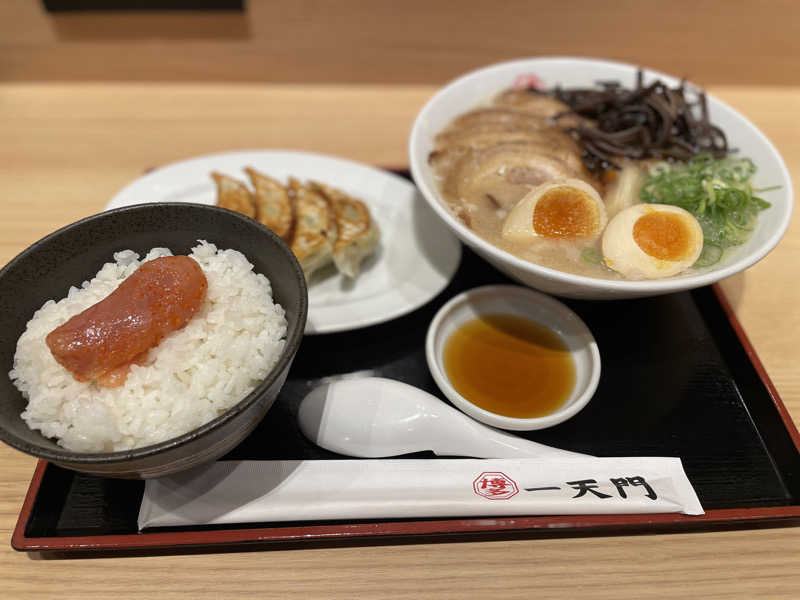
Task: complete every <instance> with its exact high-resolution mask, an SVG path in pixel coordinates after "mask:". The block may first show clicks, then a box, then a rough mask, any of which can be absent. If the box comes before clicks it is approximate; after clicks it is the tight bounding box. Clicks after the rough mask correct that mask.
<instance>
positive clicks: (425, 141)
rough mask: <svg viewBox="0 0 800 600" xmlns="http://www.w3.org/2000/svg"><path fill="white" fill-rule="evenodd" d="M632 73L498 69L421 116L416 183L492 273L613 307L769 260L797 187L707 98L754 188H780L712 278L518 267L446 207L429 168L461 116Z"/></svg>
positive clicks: (561, 62) (618, 66)
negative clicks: (530, 87) (508, 94)
mask: <svg viewBox="0 0 800 600" xmlns="http://www.w3.org/2000/svg"><path fill="white" fill-rule="evenodd" d="M636 71H637V68H636V67H635V66H634V65H629V64H624V63H619V62H612V61H606V60H594V59H585V58H530V59H524V60H516V61H512V62H506V63H501V64H497V65H493V66H490V67H486V68H483V69H479V70H477V71H472V72H471V73H468V74H466V75H464V76H462V77H459V78H458V79H456V80H454V81H452V82H451V83H449V84H447V85H446V86H445V87H444V88H442V89H441V90H440V91H439V92H438V93H437V94H436V95H435V96H433V98H431V99H430V101H429V102H428V103H427V104H426V105H425V106H424V107H423V108H422V110H421V111H420V113H419V114H418V115H417V118H416V120H415V121H414V125H413V128H412V130H411V137H410V140H409V160H410V166H411V173H412V175H413V176H414V181H415V182H416V184H417V186H419V189H420V191H421V192H422V195H423V196H424V197H425V200H426V201H427V202H428V204H430V206H431V207H432V208H433V210H434V212H435V213H436V215H437V216H438V218H440V219H441V220H442V221H443V222H444V223H445V224H446V225H447V226H448V227H449V228H450V229H451V230H452V231H453V233H455V234H456V235H457V236H458V238H459V239H460V240H461V241H462V242H464V243H465V244H467V245H468V246H469V247H470V248H472V249H473V250H475V252H477V253H478V254H480V255H481V256H482V257H483V258H484V259H486V260H487V261H488V262H490V263H491V264H492V265H494V266H495V267H497V268H498V269H500V270H501V271H503V272H504V273H506V274H507V275H509V276H510V277H512V278H514V279H516V280H517V281H519V282H521V283H524V284H525V285H528V286H530V287H533V288H536V289H539V290H542V291H544V292H548V293H550V294H555V295H559V296H566V297H570V298H584V299H615V298H636V297H643V296H656V295H659V294H666V293H670V292H678V291H681V290H688V289H692V288H696V287H700V286H704V285H709V284H711V283H714V282H715V281H718V280H720V279H723V278H725V277H728V276H730V275H733V274H734V273H738V272H739V271H741V270H743V269H746V268H748V267H750V266H751V265H753V264H754V263H756V262H757V261H759V260H761V259H762V258H764V256H766V255H767V253H768V252H770V250H772V249H773V248H774V247H775V246H776V245H777V243H778V241H779V240H780V239H781V237H782V236H783V234H784V233H785V231H786V229H787V227H788V226H789V219H790V217H791V213H792V202H793V195H792V182H791V179H790V177H789V173H788V171H787V169H786V165H785V164H784V161H783V159H782V158H781V156H780V155H779V154H778V151H777V150H776V149H775V147H774V146H773V145H772V143H771V142H770V141H769V140H768V139H767V138H766V136H765V135H764V134H763V133H762V132H761V131H759V129H758V128H757V127H756V126H755V125H753V124H752V123H751V122H750V121H748V120H747V119H746V118H745V117H744V116H742V115H741V114H739V113H738V112H737V111H736V110H734V109H733V108H731V107H730V106H728V105H727V104H725V103H723V102H721V101H720V100H718V99H716V98H714V97H713V96H710V95H709V96H708V108H709V114H710V117H711V120H712V121H713V122H714V123H715V124H717V125H719V126H720V127H722V129H723V130H724V131H725V132H726V134H727V136H728V142H729V145H730V147H732V148H737V149H738V151H739V153H740V154H741V155H742V156H747V157H749V158H751V159H752V160H753V162H754V163H755V165H756V167H757V168H758V171H757V173H756V175H755V177H754V180H753V183H754V187H755V188H765V187H771V186H778V187H777V189H774V190H772V191H769V192H765V193H763V194H761V196H762V197H763V198H764V199H765V200H767V201H768V202H771V203H772V206H771V208H769V209H768V210H765V211H762V212H761V214H760V215H759V222H758V226H757V228H756V230H755V231H754V232H753V235H752V236H751V237H750V239H749V240H748V241H747V242H746V243H745V244H743V245H741V246H738V247H736V248H735V249H732V250H729V251H728V252H726V253H725V255H724V256H723V259H722V260H721V261H720V262H719V263H717V264H716V265H714V266H713V267H711V268H708V269H707V270H702V271H699V272H698V273H696V274H692V275H688V276H676V277H671V278H668V279H660V280H652V281H617V280H606V279H596V278H593V277H586V276H581V275H573V274H570V273H565V272H562V271H557V270H555V269H550V268H547V267H543V266H541V265H537V264H534V263H532V262H529V261H526V260H523V259H520V258H517V257H515V256H514V255H512V254H510V253H508V252H506V251H504V250H501V249H500V248H497V247H496V246H494V245H492V244H490V243H489V242H487V241H485V240H484V239H483V238H481V237H479V236H478V235H477V234H476V233H475V232H474V231H472V230H471V229H470V228H469V227H467V226H466V225H465V224H464V223H463V222H462V221H461V220H460V219H458V218H456V217H455V216H454V215H453V214H452V213H451V212H450V211H449V210H448V208H447V207H446V205H445V203H444V201H443V199H442V197H441V195H440V192H439V189H438V187H437V184H436V180H435V177H434V173H433V172H432V169H431V168H430V166H429V165H428V155H429V154H430V152H431V151H432V150H433V148H434V139H435V137H436V134H437V133H439V132H440V131H441V130H442V129H444V127H445V126H446V125H448V124H449V123H450V121H452V120H453V119H454V118H455V117H456V116H458V115H460V114H462V113H465V112H467V111H469V110H472V109H474V108H477V107H479V106H481V105H486V104H488V103H489V102H490V101H491V99H492V98H493V97H494V96H495V95H496V94H497V93H499V92H500V91H502V90H506V89H509V88H511V87H513V86H514V85H515V84H518V83H520V82H530V81H537V82H539V83H540V85H541V86H542V87H543V88H545V89H547V88H552V87H554V86H556V85H562V86H564V87H574V86H583V87H590V86H592V85H593V84H594V82H596V81H600V80H617V81H620V82H622V83H623V84H627V85H629V86H631V87H633V86H634V85H635V78H636ZM655 78H661V79H662V80H664V81H665V82H667V83H669V84H671V85H677V84H678V83H679V81H678V80H677V79H675V78H674V77H670V76H668V75H664V74H662V73H658V72H655V71H649V70H645V83H647V82H649V81H651V80H653V79H655Z"/></svg>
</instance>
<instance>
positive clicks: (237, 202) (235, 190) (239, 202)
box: [211, 173, 256, 219]
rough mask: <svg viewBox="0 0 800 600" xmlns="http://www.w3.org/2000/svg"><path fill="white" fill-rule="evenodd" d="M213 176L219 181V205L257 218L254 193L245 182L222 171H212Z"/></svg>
mask: <svg viewBox="0 0 800 600" xmlns="http://www.w3.org/2000/svg"><path fill="white" fill-rule="evenodd" d="M211 178H212V179H213V180H214V181H215V182H216V183H217V206H220V207H222V208H227V209H228V210H235V211H236V212H240V213H242V214H243V215H247V216H248V217H250V218H251V219H255V217H256V206H255V202H254V201H253V194H251V193H250V190H249V189H248V187H247V186H246V185H245V184H243V183H242V182H241V181H238V180H237V179H234V178H233V177H228V176H227V175H223V174H222V173H211Z"/></svg>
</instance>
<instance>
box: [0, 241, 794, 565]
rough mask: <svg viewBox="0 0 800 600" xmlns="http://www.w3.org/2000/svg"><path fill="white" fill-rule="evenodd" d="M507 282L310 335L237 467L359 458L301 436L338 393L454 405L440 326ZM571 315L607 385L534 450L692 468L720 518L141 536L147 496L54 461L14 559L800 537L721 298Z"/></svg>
mask: <svg viewBox="0 0 800 600" xmlns="http://www.w3.org/2000/svg"><path fill="white" fill-rule="evenodd" d="M494 283H511V281H510V280H509V279H508V278H506V277H505V276H504V275H503V274H501V273H500V272H498V271H496V270H495V269H494V268H492V267H491V266H489V265H488V264H487V263H486V262H484V261H483V260H482V259H480V258H479V257H477V256H476V255H475V254H473V253H472V252H471V251H469V250H466V249H465V251H464V256H463V259H462V262H461V265H460V267H459V269H458V271H457V273H456V275H455V277H454V279H453V281H452V282H451V283H450V285H449V286H448V287H447V288H446V289H445V290H444V291H443V292H442V293H441V294H440V295H439V296H438V297H436V298H435V299H434V300H433V301H431V302H429V303H428V304H427V305H425V306H423V307H422V308H420V309H418V310H416V311H415V312H413V313H411V314H409V315H406V316H404V317H401V318H398V319H395V320H393V321H390V322H388V323H385V324H382V325H377V326H373V327H369V328H365V329H360V330H355V331H350V332H345V333H337V334H331V335H319V336H307V337H306V338H305V339H304V340H303V342H302V344H301V346H300V350H299V352H298V354H297V358H296V360H295V362H294V365H293V366H292V369H291V371H290V373H289V377H288V380H287V382H286V385H285V387H284V388H283V390H282V392H281V394H280V396H279V397H278V400H277V401H276V403H275V405H274V406H273V408H272V409H271V410H270V412H269V413H268V414H267V416H266V418H265V419H264V421H263V422H262V423H261V424H260V425H259V426H258V428H257V429H256V430H255V431H254V432H253V433H252V434H251V435H250V436H249V437H248V438H247V439H246V440H245V441H244V442H243V443H242V444H241V445H240V446H238V447H237V448H236V449H235V450H234V451H233V452H231V453H230V454H229V455H228V456H226V457H225V458H226V459H229V460H240V459H250V460H269V459H301V458H304V459H332V458H337V459H340V458H343V457H341V456H339V455H336V454H332V453H330V452H327V451H324V450H322V449H320V448H318V447H316V446H314V445H313V444H311V443H310V442H308V441H307V440H305V438H303V436H302V435H301V433H300V431H299V429H298V426H297V424H296V420H295V417H296V410H297V405H298V403H299V401H300V400H301V399H302V398H303V397H304V395H305V394H306V393H307V392H308V391H309V390H311V389H312V388H314V387H315V386H316V385H318V384H319V382H320V380H321V379H323V378H329V377H335V376H338V375H343V374H348V373H354V372H358V373H361V374H371V375H379V376H384V377H389V378H392V379H398V380H400V381H404V382H406V383H410V384H412V385H415V386H418V387H420V388H422V389H425V390H427V391H429V392H431V393H433V394H434V395H436V396H438V397H440V398H444V397H443V395H442V394H441V393H440V392H439V390H438V388H437V387H436V385H435V383H434V381H433V379H432V378H431V375H430V373H429V371H428V368H427V364H426V362H425V353H424V341H425V334H426V331H427V327H428V324H429V322H430V321H431V319H432V318H433V315H434V314H435V312H436V311H437V310H438V309H439V307H440V306H442V304H444V303H445V302H446V301H447V300H448V299H449V298H451V297H452V296H453V295H455V294H456V293H458V292H460V291H462V290H465V289H469V288H472V287H476V286H479V285H485V284H494ZM565 303H566V304H568V305H569V306H570V307H571V308H572V309H573V310H575V311H576V312H577V313H578V314H579V315H580V316H581V317H582V318H583V319H584V321H585V322H586V324H587V325H588V326H589V328H590V329H591V330H592V332H593V333H594V335H595V338H596V339H597V343H598V346H599V348H600V352H601V356H602V361H603V372H602V376H601V379H600V385H599V387H598V390H597V393H596V395H595V397H594V398H593V399H592V401H591V402H590V403H589V405H588V406H587V407H586V408H585V409H584V410H583V411H582V412H581V413H579V414H578V415H577V416H575V417H574V418H572V419H571V420H569V421H567V422H565V423H562V424H561V425H558V426H556V427H553V428H551V429H547V430H543V431H536V432H530V433H526V432H520V435H522V436H523V437H529V438H530V439H535V440H536V441H538V442H542V443H544V444H549V445H552V446H557V447H560V448H565V449H568V450H574V451H578V452H585V453H588V454H593V455H597V456H637V455H638V456H678V457H680V458H681V459H682V461H683V465H684V468H685V470H686V474H687V475H688V477H689V480H690V481H691V483H692V485H693V486H694V488H695V490H696V492H697V495H698V497H699V499H700V502H701V503H702V505H703V507H704V509H705V510H706V514H705V515H703V516H700V517H689V516H685V515H677V514H666V515H665V514H659V515H586V516H562V517H552V516H549V517H515V518H503V519H497V520H487V519H464V518H458V519H446V520H442V519H436V520H434V519H415V520H397V519H394V520H381V521H355V522H354V521H347V522H342V521H328V522H302V523H248V524H243V525H241V526H230V525H224V526H206V527H191V528H162V529H153V530H145V531H144V532H137V525H136V520H137V516H138V510H139V503H140V500H141V497H142V493H143V489H144V483H143V482H141V481H126V480H113V479H102V478H99V477H94V476H90V475H83V474H79V473H74V472H71V471H67V470H64V469H61V468H59V467H57V466H55V465H51V464H48V463H46V462H44V461H40V463H39V465H38V466H37V469H36V472H35V474H34V477H33V481H32V483H31V487H30V489H29V491H28V495H27V497H26V500H25V503H24V505H23V509H22V512H21V514H20V518H19V521H18V523H17V527H16V530H15V532H14V535H13V538H12V545H13V546H14V548H16V549H18V550H28V551H79V550H105V551H110V550H115V551H132V550H139V551H141V550H155V549H170V550H172V551H174V550H175V549H180V548H191V549H198V548H201V547H212V548H217V549H220V550H221V549H225V548H236V549H240V548H242V547H243V546H247V545H252V544H258V545H263V546H267V547H270V546H271V547H278V548H285V547H287V546H294V545H298V544H308V543H316V544H331V543H349V544H370V543H387V542H391V543H399V542H402V541H409V540H410V541H415V542H421V541H447V540H454V539H473V540H474V539H502V538H506V539H508V538H515V537H535V536H545V535H547V536H552V535H590V534H598V533H601V534H602V533H629V532H630V533H632V532H643V531H644V532H651V531H690V530H698V529H699V530H708V529H716V528H729V527H752V526H765V525H772V524H775V523H778V524H781V525H789V524H797V523H800V436H799V435H798V433H797V429H796V428H795V427H794V425H793V423H792V420H791V418H790V417H789V415H788V413H787V412H786V410H785V408H784V407H783V404H782V403H781V401H780V399H779V398H778V396H777V393H776V392H775V390H774V388H773V386H772V384H771V383H770V381H769V379H768V378H767V376H766V373H765V371H764V369H763V367H762V366H761V363H760V362H759V360H758V358H757V356H756V355H755V353H754V352H753V349H752V347H751V346H750V344H749V342H748V341H747V338H746V337H745V335H744V332H743V331H742V329H741V327H740V326H739V324H738V322H737V321H736V319H735V317H734V316H733V313H732V311H731V310H730V308H729V307H728V305H727V302H726V301H725V299H724V297H723V296H722V294H721V291H720V290H719V288H717V287H716V286H714V287H707V288H701V289H698V290H695V291H692V292H682V293H678V294H671V295H667V296H660V297H656V298H648V299H640V300H630V301H613V302H586V301H572V300H566V301H565ZM412 456H413V457H414V458H424V457H433V455H432V454H425V453H421V454H415V455H412Z"/></svg>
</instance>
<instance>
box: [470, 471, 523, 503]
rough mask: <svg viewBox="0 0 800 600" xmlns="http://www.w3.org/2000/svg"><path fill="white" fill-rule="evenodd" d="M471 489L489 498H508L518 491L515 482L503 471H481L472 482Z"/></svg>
mask: <svg viewBox="0 0 800 600" xmlns="http://www.w3.org/2000/svg"><path fill="white" fill-rule="evenodd" d="M472 489H473V490H475V493H476V494H478V495H479V496H483V497H484V498H487V499H489V500H508V499H509V498H511V497H512V496H516V495H517V494H518V493H519V487H517V484H516V482H515V481H514V480H513V479H511V477H509V476H508V475H506V474H505V473H499V472H498V473H481V474H480V475H478V478H477V479H476V480H475V481H473V482H472Z"/></svg>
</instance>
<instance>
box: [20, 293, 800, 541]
mask: <svg viewBox="0 0 800 600" xmlns="http://www.w3.org/2000/svg"><path fill="white" fill-rule="evenodd" d="M712 289H713V291H714V293H715V295H716V297H717V300H718V302H719V304H720V306H721V307H722V309H723V311H724V312H725V315H726V317H727V318H728V320H729V321H730V323H731V326H732V327H733V329H734V331H735V333H736V336H737V337H738V339H739V342H740V343H741V344H742V347H743V349H744V351H745V353H746V355H747V357H748V359H749V360H750V362H751V363H752V364H753V367H754V368H755V370H756V372H757V373H758V376H759V378H760V379H761V382H762V383H763V384H764V387H765V388H766V390H767V392H768V394H769V396H770V398H771V399H772V402H773V404H774V405H775V408H776V409H777V411H778V414H779V415H780V418H781V421H782V422H783V425H784V427H785V428H786V430H787V432H788V433H789V435H790V437H791V439H792V442H793V444H794V446H795V448H796V449H797V450H798V452H800V432H798V430H797V427H796V426H795V424H794V421H793V420H792V418H791V416H790V415H789V411H788V410H786V406H785V405H784V404H783V401H782V400H781V398H780V396H779V395H778V392H777V390H776V389H775V386H774V385H773V383H772V381H771V380H770V378H769V376H768V375H767V372H766V369H765V368H764V365H763V363H762V362H761V360H760V359H759V358H758V355H757V354H756V351H755V349H754V348H753V345H752V344H751V343H750V340H749V339H748V337H747V335H746V333H745V331H744V329H743V327H742V325H741V323H740V322H739V320H738V319H737V318H736V315H735V314H734V312H733V309H732V308H731V305H730V303H729V302H728V300H727V298H726V297H725V294H724V292H723V291H722V288H721V286H720V285H719V284H716V283H715V284H713V286H712ZM47 465H48V462H47V461H45V460H39V461H38V463H37V465H36V469H35V470H34V473H33V477H32V479H31V483H30V486H29V488H28V491H27V493H26V495H25V500H24V502H23V504H22V509H21V511H20V514H19V518H18V519H17V523H16V526H15V527H14V532H13V534H12V536H11V546H12V547H13V548H14V549H15V550H20V551H28V552H35V551H79V550H142V549H158V548H181V547H197V546H215V545H234V544H251V543H269V542H298V541H305V542H308V541H328V542H330V541H336V540H356V539H364V538H370V539H375V540H380V539H385V538H392V537H403V536H426V535H428V536H433V535H437V534H439V535H442V534H479V533H484V534H490V533H498V534H502V533H507V534H510V533H512V532H520V531H522V532H525V531H527V532H541V531H551V532H552V531H559V530H560V531H565V530H570V531H576V530H577V531H584V532H585V531H587V530H595V529H596V530H602V531H614V530H618V531H620V530H621V531H624V530H625V529H630V528H642V529H645V530H674V529H678V530H686V531H688V530H698V529H700V530H703V529H705V530H708V529H710V528H713V527H714V526H723V525H732V524H739V525H742V526H747V525H754V524H756V523H760V522H763V521H779V522H780V523H782V524H783V523H785V524H787V525H788V524H793V523H794V521H797V522H798V523H800V505H786V506H769V507H758V508H733V509H716V510H709V511H706V513H705V514H704V515H698V516H688V515H682V514H633V515H568V516H536V517H502V518H496V519H486V518H458V519H438V520H422V521H413V520H412V521H381V522H369V523H348V522H346V521H345V522H341V523H336V524H333V525H331V524H325V525H313V524H312V525H291V526H270V527H256V528H236V529H213V530H195V531H153V532H139V533H135V534H120V535H98V536H74V537H65V536H59V537H26V536H25V526H26V524H27V522H28V519H29V518H30V516H31V511H32V510H33V504H34V501H35V499H36V495H37V493H38V491H39V486H40V484H41V482H42V478H43V476H44V472H45V469H46V468H47ZM687 526H691V527H687Z"/></svg>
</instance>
